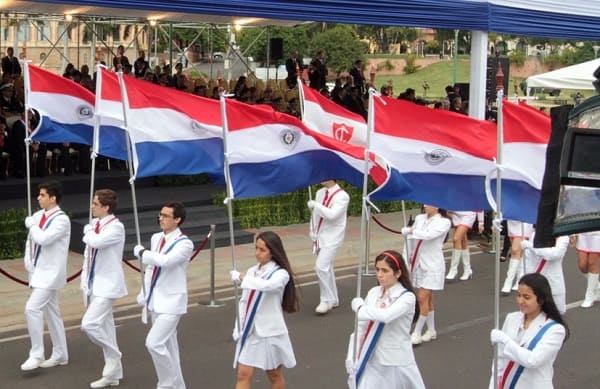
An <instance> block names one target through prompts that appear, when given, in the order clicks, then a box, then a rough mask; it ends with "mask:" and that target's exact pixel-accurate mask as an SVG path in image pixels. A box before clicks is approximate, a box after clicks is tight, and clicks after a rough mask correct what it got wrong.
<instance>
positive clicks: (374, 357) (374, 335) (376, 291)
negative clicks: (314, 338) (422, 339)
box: [346, 250, 425, 389]
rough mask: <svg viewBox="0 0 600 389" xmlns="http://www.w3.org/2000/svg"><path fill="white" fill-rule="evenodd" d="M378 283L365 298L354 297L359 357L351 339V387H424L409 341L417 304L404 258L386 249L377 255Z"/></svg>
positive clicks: (348, 361) (391, 388)
mask: <svg viewBox="0 0 600 389" xmlns="http://www.w3.org/2000/svg"><path fill="white" fill-rule="evenodd" d="M375 272H376V275H377V282H378V283H379V286H376V287H374V288H372V289H371V290H369V293H368V294H367V297H366V298H365V299H364V300H363V299H362V298H360V297H356V298H354V299H353V300H352V310H354V311H355V312H356V313H357V316H358V338H357V349H356V351H357V355H356V358H354V355H355V352H354V341H353V340H354V337H353V336H354V335H352V336H351V337H350V339H351V341H350V344H349V345H348V354H347V357H346V367H347V369H348V373H349V374H350V382H349V385H350V387H352V388H353V387H357V388H358V389H370V388H379V389H421V388H425V384H424V383H423V379H422V378H421V373H420V372H419V368H418V367H417V363H416V361H415V356H414V354H413V350H412V344H411V340H410V327H411V325H412V323H413V322H414V321H415V319H416V318H417V317H418V316H419V306H418V305H417V302H416V297H415V291H414V290H413V287H412V283H411V281H410V275H409V272H408V269H407V267H406V264H405V262H404V259H403V258H402V256H401V255H400V253H398V252H397V251H393V250H388V251H384V252H383V253H381V254H379V255H378V256H377V257H376V258H375Z"/></svg>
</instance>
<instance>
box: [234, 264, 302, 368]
mask: <svg viewBox="0 0 600 389" xmlns="http://www.w3.org/2000/svg"><path fill="white" fill-rule="evenodd" d="M276 268H277V265H276V264H275V262H273V261H271V262H268V263H266V264H265V265H263V266H262V267H260V268H259V265H255V266H253V267H251V268H250V269H248V271H247V272H246V276H245V277H244V280H243V281H242V283H241V288H242V289H243V292H242V298H241V299H240V303H239V314H240V323H241V324H242V328H243V327H244V324H243V323H244V322H245V320H246V316H247V313H246V307H247V304H248V299H249V297H250V294H251V292H252V291H253V290H254V291H255V292H254V293H253V298H255V297H256V296H257V295H258V293H260V292H262V296H261V301H260V304H259V305H258V308H257V310H256V314H255V317H254V320H253V324H252V327H251V329H250V332H249V334H248V338H247V340H246V341H245V344H244V347H243V348H242V350H241V352H239V349H240V347H241V341H242V337H240V339H238V342H237V346H236V356H237V358H236V359H234V362H233V367H234V368H235V367H237V363H238V362H239V363H241V364H243V365H247V366H253V367H256V368H259V369H263V370H273V369H276V368H278V367H279V366H282V365H283V366H284V367H286V368H291V367H294V366H296V357H295V356H294V350H293V348H292V342H291V341H290V337H289V334H288V330H287V326H286V324H285V320H284V317H283V308H282V307H281V302H282V300H283V292H284V289H285V286H286V285H287V283H288V281H289V279H290V276H289V274H288V272H287V271H286V270H285V269H283V268H279V269H277V270H275V269H276ZM274 270H275V271H274ZM236 328H237V323H236Z"/></svg>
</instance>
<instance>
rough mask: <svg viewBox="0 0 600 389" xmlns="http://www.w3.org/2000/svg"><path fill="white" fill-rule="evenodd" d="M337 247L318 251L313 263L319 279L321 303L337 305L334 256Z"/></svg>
mask: <svg viewBox="0 0 600 389" xmlns="http://www.w3.org/2000/svg"><path fill="white" fill-rule="evenodd" d="M337 250H338V248H337V247H327V248H322V249H320V250H319V254H318V255H317V261H316V262H315V272H316V273H317V278H318V279H319V290H320V292H321V302H324V303H329V304H333V305H338V304H339V299H338V291H337V286H336V284H335V272H334V264H335V254H336V252H337Z"/></svg>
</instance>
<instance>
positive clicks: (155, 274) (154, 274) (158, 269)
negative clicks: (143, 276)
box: [146, 233, 188, 306]
mask: <svg viewBox="0 0 600 389" xmlns="http://www.w3.org/2000/svg"><path fill="white" fill-rule="evenodd" d="M186 239H188V237H187V236H185V235H183V233H181V234H180V235H179V236H178V237H177V238H176V239H175V240H174V241H173V242H172V243H171V245H170V246H169V247H167V249H166V250H164V251H160V252H161V253H163V254H168V253H169V251H171V250H172V249H173V247H175V245H176V244H177V243H179V242H181V241H184V240H186ZM153 266H154V268H153V271H152V279H151V280H150V291H149V292H148V298H147V299H146V306H147V305H148V304H150V299H151V298H152V292H154V288H155V287H156V282H157V281H158V277H159V276H160V273H161V271H162V267H160V266H156V265H153Z"/></svg>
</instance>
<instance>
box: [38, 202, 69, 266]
mask: <svg viewBox="0 0 600 389" xmlns="http://www.w3.org/2000/svg"><path fill="white" fill-rule="evenodd" d="M64 214H65V213H64V212H63V211H61V210H60V209H57V210H56V211H54V212H52V213H51V214H50V215H48V216H46V220H45V222H44V223H42V225H40V226H39V227H40V229H41V230H42V231H46V230H47V229H48V227H50V224H52V222H53V221H54V219H56V218H57V217H59V216H60V215H64ZM41 252H42V246H40V245H39V244H37V243H36V244H35V245H34V247H33V267H36V266H37V262H38V259H39V257H40V254H41Z"/></svg>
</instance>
